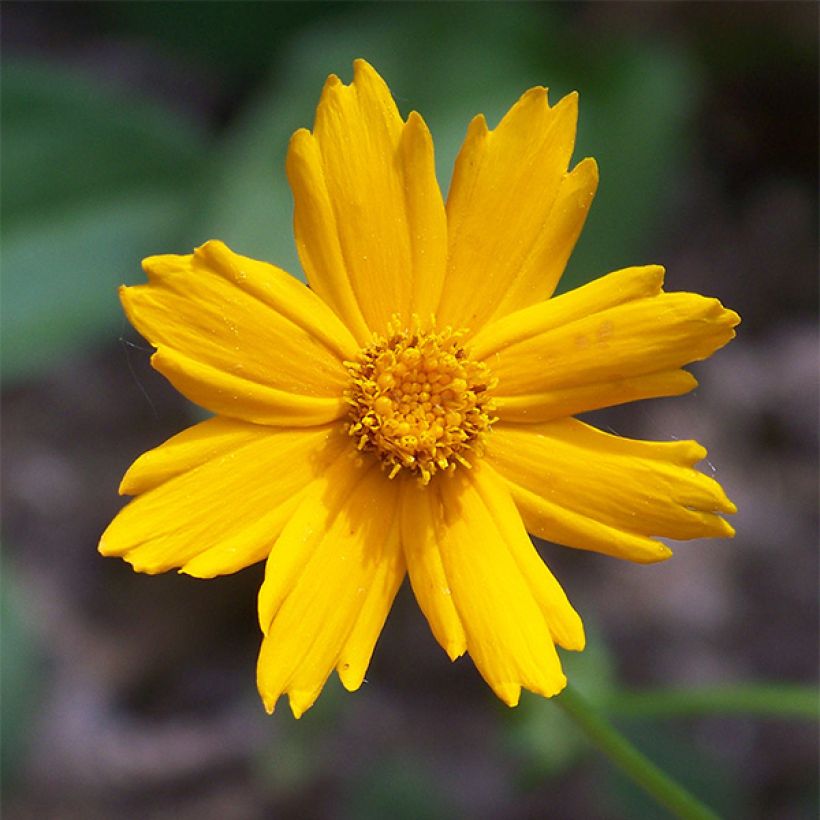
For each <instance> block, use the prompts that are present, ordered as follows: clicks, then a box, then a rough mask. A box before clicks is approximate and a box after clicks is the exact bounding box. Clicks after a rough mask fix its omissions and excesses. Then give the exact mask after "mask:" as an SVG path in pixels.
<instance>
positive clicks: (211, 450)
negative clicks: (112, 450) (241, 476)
mask: <svg viewBox="0 0 820 820" xmlns="http://www.w3.org/2000/svg"><path fill="white" fill-rule="evenodd" d="M266 432H268V431H267V430H266V428H264V427H260V426H258V425H256V424H248V423H247V422H244V421H236V420H235V419H228V418H224V417H223V416H215V417H214V418H212V419H208V420H207V421H203V422H201V423H200V424H195V425H194V426H193V427H189V428H188V429H187V430H183V431H182V432H181V433H177V434H176V435H175V436H172V437H171V438H169V439H168V441H166V442H165V443H164V444H161V445H160V446H159V447H155V448H154V449H153V450H148V452H146V453H143V454H142V455H141V456H140V457H139V458H138V459H137V460H136V461H135V462H134V463H133V464H132V465H131V466H130V467H129V468H128V471H127V472H126V473H125V475H124V476H123V479H122V481H121V482H120V490H119V492H120V495H139V494H140V493H144V492H146V491H147V490H152V489H154V487H158V486H159V485H160V484H163V483H164V482H166V481H168V480H169V479H171V478H174V476H177V475H180V474H181V473H187V472H188V471H189V470H193V469H194V468H195V467H199V466H200V465H201V464H204V463H205V462H206V461H213V460H214V459H216V458H217V457H218V456H221V455H227V454H228V453H230V452H231V451H232V450H236V449H237V448H238V447H241V446H242V445H243V444H246V443H248V442H250V441H253V440H254V439H256V438H258V437H259V436H261V435H264V434H265V433H266Z"/></svg>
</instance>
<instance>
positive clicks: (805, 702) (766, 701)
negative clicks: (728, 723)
mask: <svg viewBox="0 0 820 820" xmlns="http://www.w3.org/2000/svg"><path fill="white" fill-rule="evenodd" d="M605 708H606V711H607V712H608V713H609V714H612V715H615V716H617V717H624V718H633V717H636V718H647V717H678V716H692V715H709V714H721V715H757V716H759V717H778V718H802V719H808V720H817V719H818V718H820V697H818V693H817V690H816V689H815V688H814V687H810V686H799V685H793V684H791V685H790V684H742V685H740V686H710V687H704V688H701V689H655V690H652V689H649V690H643V691H638V692H617V693H615V694H613V695H612V697H611V698H609V699H608V700H607V702H606V707H605Z"/></svg>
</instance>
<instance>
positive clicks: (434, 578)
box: [401, 480, 467, 661]
mask: <svg viewBox="0 0 820 820" xmlns="http://www.w3.org/2000/svg"><path fill="white" fill-rule="evenodd" d="M402 484H403V486H402V491H401V492H402V495H401V541H402V547H403V549H404V555H405V560H406V562H407V574H408V576H409V578H410V585H411V587H412V588H413V594H414V595H415V596H416V601H418V605H419V608H420V609H421V611H422V613H424V617H425V618H427V623H429V624H430V630H431V632H432V633H433V636H434V637H435V639H436V640H437V641H438V642H439V644H440V645H441V647H442V648H443V649H444V651H445V652H446V653H447V655H448V656H449V658H450V660H451V661H454V660H455V659H456V658H458V657H459V656H461V655H463V654H464V653H465V652H466V651H467V636H466V635H465V634H464V627H463V626H462V624H461V618H460V617H459V614H458V612H457V611H456V607H455V604H454V602H453V593H452V590H451V589H450V585H449V583H448V581H447V576H446V574H445V572H444V565H443V564H442V563H441V552H440V551H439V546H438V529H439V523H438V511H439V504H438V501H437V498H436V496H435V494H434V493H433V492H432V491H431V490H429V489H428V488H427V487H422V486H421V485H420V484H419V483H418V482H417V481H415V480H410V481H404V482H402Z"/></svg>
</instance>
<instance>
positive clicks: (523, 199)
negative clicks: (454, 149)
mask: <svg viewBox="0 0 820 820" xmlns="http://www.w3.org/2000/svg"><path fill="white" fill-rule="evenodd" d="M577 116H578V98H577V95H576V94H570V95H568V96H566V97H564V98H563V99H562V100H561V101H560V102H558V104H557V105H555V106H553V107H552V108H550V107H549V104H548V102H547V92H546V89H544V88H532V89H530V90H529V91H527V92H526V93H525V94H524V95H523V96H522V97H521V99H520V100H518V102H517V103H516V104H515V105H514V106H513V107H512V108H511V109H510V110H509V112H508V113H507V114H506V116H505V117H504V118H503V119H502V120H501V122H500V123H499V125H498V127H497V128H496V129H495V130H494V131H489V130H488V129H487V124H486V122H485V121H484V118H483V116H478V117H476V118H475V119H474V120H473V122H472V123H471V124H470V127H469V129H468V131H467V136H466V138H465V140H464V145H463V147H462V149H461V151H460V153H459V155H458V159H457V160H456V166H455V169H454V172H453V181H452V184H451V186H450V192H449V194H448V197H447V225H448V243H449V250H450V256H449V263H448V271H447V284H446V287H445V292H444V294H443V296H442V301H441V305H440V307H439V310H438V318H439V321H440V322H442V323H443V324H451V325H453V326H454V327H467V328H471V329H472V330H477V329H478V328H480V327H481V326H482V325H483V324H484V323H485V322H487V321H489V320H490V319H492V318H494V317H500V316H503V315H505V314H507V313H510V312H511V311H514V310H518V309H520V308H523V307H526V306H527V305H531V304H533V303H534V302H538V301H541V300H543V299H547V298H548V297H549V296H550V295H551V294H552V292H553V291H554V289H555V285H556V283H557V282H558V279H559V278H560V276H561V274H562V273H563V269H564V266H565V264H566V261H567V259H568V257H569V254H570V253H571V251H572V248H573V246H574V244H575V241H576V239H577V238H578V235H579V233H580V231H581V228H582V226H583V224H584V220H585V219H586V215H587V212H588V210H589V207H590V205H591V203H592V199H593V197H594V195H595V189H596V187H597V183H598V172H597V167H596V165H595V162H594V161H593V160H584V161H583V162H581V163H580V164H579V165H578V166H577V167H576V168H575V169H574V170H573V171H572V173H567V168H568V165H569V161H570V157H571V155H572V149H573V145H574V143H575V127H576V122H577Z"/></svg>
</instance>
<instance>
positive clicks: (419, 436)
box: [346, 322, 496, 484]
mask: <svg viewBox="0 0 820 820" xmlns="http://www.w3.org/2000/svg"><path fill="white" fill-rule="evenodd" d="M414 324H415V327H414V328H413V329H410V330H395V329H394V327H393V325H392V324H391V325H390V326H389V327H388V337H387V338H384V337H381V336H376V337H375V338H374V340H373V342H372V343H371V344H370V345H369V346H368V347H366V348H363V349H362V350H361V351H360V353H359V356H358V361H356V362H346V365H347V368H348V370H349V372H350V375H351V385H350V387H349V389H348V391H347V393H346V398H347V401H348V402H349V404H350V407H351V409H350V422H349V424H348V432H349V434H350V435H351V436H352V437H353V438H354V439H356V444H357V447H358V449H359V450H362V451H365V452H373V453H374V454H375V455H376V456H377V457H378V458H379V459H380V460H381V462H382V464H383V465H384V468H385V469H386V470H387V473H388V475H389V477H390V478H394V477H395V476H396V475H398V474H399V472H400V471H401V470H403V469H404V470H407V471H409V472H410V473H412V474H414V475H415V476H417V477H418V479H419V480H420V481H421V482H422V484H427V483H428V482H429V481H430V479H431V478H432V477H433V476H434V475H435V474H436V473H437V472H452V471H453V470H455V469H456V466H457V465H458V464H461V465H463V466H465V467H470V457H471V456H472V455H475V454H479V455H480V446H481V438H482V436H483V435H484V434H485V433H487V432H488V431H489V429H490V426H491V425H492V424H493V422H495V421H496V419H495V418H494V417H493V416H492V411H493V409H494V407H493V403H492V399H491V396H490V391H491V390H492V388H493V387H495V385H496V380H495V379H493V377H492V375H491V373H490V371H489V369H488V368H487V366H486V365H484V364H483V363H481V362H474V361H471V360H470V359H469V357H468V356H467V354H466V352H465V350H464V348H463V347H462V346H461V344H460V340H461V339H462V337H463V336H464V333H465V331H453V330H452V329H451V328H446V329H444V330H442V331H439V332H422V331H421V330H420V329H419V327H418V322H415V323H414Z"/></svg>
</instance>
